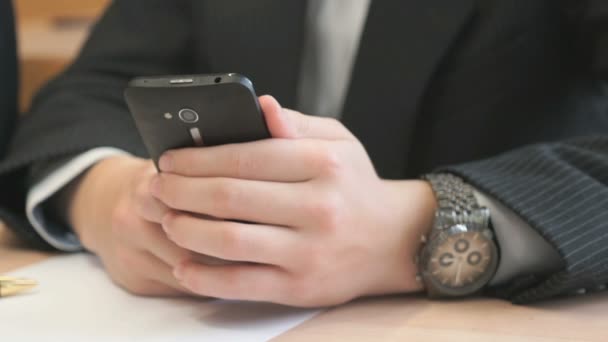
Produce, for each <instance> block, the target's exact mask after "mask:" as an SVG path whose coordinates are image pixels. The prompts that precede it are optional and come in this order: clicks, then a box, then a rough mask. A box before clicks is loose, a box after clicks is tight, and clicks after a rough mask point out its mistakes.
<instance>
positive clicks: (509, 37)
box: [0, 0, 608, 302]
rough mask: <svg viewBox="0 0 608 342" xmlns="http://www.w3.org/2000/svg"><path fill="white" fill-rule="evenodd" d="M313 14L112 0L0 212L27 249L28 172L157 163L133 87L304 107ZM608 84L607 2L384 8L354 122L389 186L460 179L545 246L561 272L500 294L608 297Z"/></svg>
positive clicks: (377, 13)
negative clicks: (64, 164) (36, 167)
mask: <svg viewBox="0 0 608 342" xmlns="http://www.w3.org/2000/svg"><path fill="white" fill-rule="evenodd" d="M306 8H307V3H306V1H302V0H256V1H249V0H240V1H239V0H223V1H202V0H200V1H185V0H171V1H169V0H146V1H143V0H139V1H138V0H118V1H115V2H114V3H113V5H112V6H111V7H110V9H109V11H108V12H107V14H106V15H105V17H104V18H103V19H102V20H101V21H100V22H99V24H98V25H97V27H96V28H95V29H94V31H93V34H92V36H91V38H90V40H89V42H88V43H87V44H86V46H85V48H84V50H83V51H82V54H81V55H80V57H79V58H78V60H77V61H76V62H75V63H74V65H73V66H72V67H70V68H69V69H68V70H67V71H66V72H65V73H64V74H62V75H61V76H60V77H59V78H57V79H56V80H54V81H53V82H51V83H50V84H49V85H48V86H47V87H45V88H44V89H43V90H42V91H41V92H40V94H39V95H38V97H37V98H36V101H35V103H34V105H33V109H32V112H31V113H30V115H29V116H28V117H27V118H26V119H24V121H23V122H22V123H21V126H20V129H19V130H18V133H17V136H16V138H15V140H14V143H13V145H12V149H11V152H10V155H9V156H8V160H7V161H6V162H5V163H4V164H3V165H2V166H0V174H1V175H2V176H3V177H2V180H3V181H4V186H8V187H9V188H11V187H12V189H13V191H14V192H15V193H14V194H12V196H10V198H9V197H3V200H2V203H1V204H0V207H2V208H3V212H4V215H5V217H6V218H7V220H8V221H10V222H12V226H13V228H14V229H15V230H17V231H19V232H21V233H22V234H25V235H30V237H31V235H32V234H31V230H28V225H27V224H26V223H25V222H24V220H23V203H24V202H23V200H24V189H25V187H26V186H27V183H28V179H27V170H28V168H30V167H31V165H32V163H36V162H41V161H45V160H51V159H53V158H59V157H62V156H66V155H70V154H74V153H78V152H81V151H85V150H87V149H90V148H92V147H97V146H115V147H119V148H122V149H125V150H128V151H131V152H132V153H135V154H138V155H142V156H144V155H145V154H146V153H145V150H144V148H143V145H142V143H141V141H140V139H139V136H138V134H137V132H136V130H135V128H134V125H133V122H132V120H131V118H130V116H129V114H128V112H127V108H126V106H125V103H124V101H123V97H122V92H123V90H124V88H125V86H126V84H127V82H128V80H129V79H130V78H132V77H133V76H138V75H158V74H182V73H206V72H231V71H235V72H239V73H243V74H245V75H247V76H249V77H250V78H251V79H252V80H253V82H254V83H255V85H256V89H257V91H258V93H260V94H264V93H269V94H273V95H275V96H276V97H277V98H278V100H279V101H280V102H281V103H282V104H283V105H284V106H287V107H293V106H294V105H295V104H296V93H297V84H298V79H299V77H300V70H301V65H300V63H301V57H302V47H303V35H304V33H305V11H306ZM607 76H608V6H607V5H606V2H605V1H604V0H586V1H583V0H571V1H568V0H563V1H556V0H487V1H475V0H459V1H453V0H408V1H403V0H376V1H372V5H371V8H370V12H369V17H368V19H367V23H366V26H365V29H364V33H363V36H362V40H361V44H360V51H359V54H358V56H357V60H356V65H355V67H354V71H353V75H352V82H351V85H350V89H349V91H348V96H347V99H346V104H345V107H344V111H343V122H344V123H345V124H346V125H347V127H349V128H350V129H351V130H352V131H353V132H354V133H355V134H356V135H357V136H358V137H359V138H360V139H361V141H362V142H363V143H364V144H365V146H366V148H367V150H368V152H369V154H370V155H371V157H372V159H373V161H374V164H375V166H376V168H377V170H378V172H379V174H380V175H382V176H383V177H387V178H407V177H416V176H418V175H420V174H421V173H424V172H429V171H431V170H433V169H437V168H440V169H441V170H444V171H450V172H454V173H457V174H459V175H461V176H463V177H465V178H466V179H467V180H468V181H469V182H470V183H472V184H473V185H474V186H476V187H478V188H480V189H481V190H483V191H485V192H487V193H489V194H490V195H492V196H494V197H495V198H496V199H498V200H500V201H501V202H503V203H504V204H505V205H507V206H508V207H510V208H512V209H513V210H514V211H515V212H516V213H518V214H519V215H521V216H522V217H523V218H524V219H525V220H526V221H527V222H528V223H529V224H530V225H531V226H532V227H533V228H534V229H536V230H537V231H538V232H539V233H540V234H541V235H542V236H543V237H545V238H546V239H547V241H549V242H550V243H551V244H552V245H553V246H554V247H555V248H556V249H557V250H558V251H559V253H560V254H561V256H562V257H563V260H564V267H563V269H562V270H560V271H559V272H556V273H554V274H548V275H547V274H534V275H529V276H526V277H522V278H518V279H515V280H514V281H513V282H512V283H511V284H509V286H507V287H505V288H504V289H501V294H502V295H504V296H507V297H509V298H510V299H512V300H513V301H516V302H524V301H531V300H537V299H541V298H546V297H550V296H554V295H558V294H563V293H568V292H569V291H572V290H575V289H577V288H580V287H587V288H594V287H596V286H599V285H602V284H606V283H608V266H607V265H608V225H607V223H606V222H607V219H608V111H607V109H608V95H607V94H606V86H605V82H604V79H605V78H606V77H607ZM313 114H314V113H313ZM34 137H35V139H34Z"/></svg>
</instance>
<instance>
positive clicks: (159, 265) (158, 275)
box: [132, 253, 186, 293]
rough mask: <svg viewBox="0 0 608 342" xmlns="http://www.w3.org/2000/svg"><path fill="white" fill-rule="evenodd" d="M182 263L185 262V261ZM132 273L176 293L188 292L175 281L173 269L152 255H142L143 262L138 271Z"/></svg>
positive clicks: (140, 263)
mask: <svg viewBox="0 0 608 342" xmlns="http://www.w3.org/2000/svg"><path fill="white" fill-rule="evenodd" d="M181 262H183V259H182V260H181V261H180V263H181ZM178 265H179V264H178ZM132 271H133V272H136V273H138V274H140V275H141V276H143V277H144V278H147V279H151V280H153V281H156V282H158V283H160V284H164V285H166V286H168V287H170V288H172V289H174V290H176V291H180V292H182V293H183V292H185V291H186V288H184V286H183V285H181V284H180V283H179V281H178V280H177V279H175V276H174V275H173V267H172V266H171V265H168V264H167V263H165V262H164V261H163V260H161V259H159V258H158V257H156V256H155V255H153V254H151V253H142V260H141V261H140V262H139V263H138V269H133V270H132Z"/></svg>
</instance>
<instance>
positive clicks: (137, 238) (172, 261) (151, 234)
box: [121, 218, 191, 266]
mask: <svg viewBox="0 0 608 342" xmlns="http://www.w3.org/2000/svg"><path fill="white" fill-rule="evenodd" d="M133 221H134V223H133V224H132V225H130V227H128V228H124V229H122V233H123V234H122V235H121V238H123V239H125V240H126V241H128V243H129V244H130V245H131V246H133V248H136V249H139V250H143V251H148V252H149V253H151V254H153V255H154V256H156V257H157V258H159V259H160V260H162V261H163V262H164V263H165V264H167V265H169V266H175V265H177V264H178V263H179V262H181V261H182V260H184V259H187V258H189V257H190V256H191V252H190V251H188V250H186V249H183V248H180V247H179V246H177V245H176V244H175V243H174V242H173V241H171V240H169V238H168V237H167V235H166V234H165V232H164V231H163V229H162V227H161V225H160V224H157V223H152V222H148V221H145V220H142V219H137V218H135V219H134V220H133Z"/></svg>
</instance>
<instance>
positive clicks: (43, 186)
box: [26, 147, 129, 252]
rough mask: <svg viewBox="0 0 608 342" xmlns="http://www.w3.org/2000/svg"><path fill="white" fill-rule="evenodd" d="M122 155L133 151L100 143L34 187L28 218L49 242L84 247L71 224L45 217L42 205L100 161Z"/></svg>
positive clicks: (68, 248) (66, 248)
mask: <svg viewBox="0 0 608 342" xmlns="http://www.w3.org/2000/svg"><path fill="white" fill-rule="evenodd" d="M120 155H129V153H127V152H125V151H123V150H119V149H117V148H112V147H98V148H95V149H92V150H89V151H87V152H84V153H82V154H80V155H78V156H76V157H74V158H72V159H71V160H70V161H68V162H67V163H65V164H64V165H63V166H60V167H59V168H57V169H56V170H54V171H53V172H51V173H50V174H49V175H48V176H46V177H45V178H44V179H42V180H41V181H40V182H38V183H36V184H35V185H34V186H32V187H31V188H30V190H29V191H28V193H27V200H26V214H27V218H28V220H29V222H30V224H31V225H32V227H34V229H35V230H36V232H37V233H38V234H39V235H40V236H41V237H42V238H43V239H44V240H45V241H46V242H48V243H49V244H50V245H51V246H53V247H55V248H57V249H59V250H62V251H66V252H73V251H78V250H80V249H82V246H81V244H80V241H79V240H78V237H77V236H76V234H74V232H73V231H72V230H71V229H69V227H64V226H62V225H60V224H58V223H57V222H52V221H49V220H47V219H46V218H45V216H44V211H43V210H42V206H43V205H44V202H45V201H46V200H48V199H49V198H50V197H51V196H53V195H54V194H56V193H57V192H59V191H60V190H61V189H62V188H64V187H65V186H67V185H68V184H69V183H70V182H71V181H73V180H74V179H76V178H77V177H78V176H80V175H81V174H82V173H83V172H85V171H86V170H87V169H88V168H90V167H91V166H93V165H95V164H96V163H97V162H99V161H101V160H103V159H106V158H109V157H113V156H120Z"/></svg>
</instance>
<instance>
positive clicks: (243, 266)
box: [151, 96, 436, 307]
mask: <svg viewBox="0 0 608 342" xmlns="http://www.w3.org/2000/svg"><path fill="white" fill-rule="evenodd" d="M260 104H261V107H262V109H263V111H264V113H265V117H266V121H267V124H268V126H269V129H270V131H271V133H272V135H273V137H275V139H268V140H263V141H256V142H250V143H245V144H233V145H223V146H216V147H207V148H202V149H201V148H192V149H182V150H175V151H170V152H168V153H166V154H165V155H163V157H162V158H161V160H160V168H161V170H162V171H163V172H162V173H161V174H159V175H157V176H156V178H155V180H154V181H153V182H152V186H151V192H152V193H153V194H154V196H156V197H157V198H158V199H159V200H160V201H161V202H162V203H164V204H165V205H166V206H168V207H169V208H171V210H169V211H168V212H167V213H166V215H165V216H164V218H163V220H162V225H163V228H164V230H165V231H166V232H167V235H168V236H169V238H170V239H171V240H172V241H174V242H175V243H176V244H177V245H179V246H181V247H183V248H186V249H189V250H192V251H195V252H198V253H202V254H206V255H211V256H214V257H218V258H222V259H227V260H233V261H237V262H240V263H236V264H231V265H221V266H217V265H215V266H211V265H205V264H201V263H198V262H196V261H194V260H192V259H191V258H186V259H185V261H184V262H182V263H180V264H179V265H178V266H177V267H176V268H175V269H174V274H175V276H176V278H177V279H179V281H180V283H181V284H182V285H183V286H184V287H186V288H188V289H189V290H191V291H192V292H194V293H197V294H200V295H206V296H212V297H219V298H226V299H240V300H255V301H269V302H275V303H281V304H287V305H294V306H305V307H310V306H326V305H334V304H339V303H343V302H346V301H349V300H351V299H353V298H356V297H360V296H365V295H374V294H386V293H397V292H411V291H416V290H420V289H421V285H420V284H419V283H418V282H416V281H415V274H416V271H417V270H416V265H415V264H414V262H413V260H414V255H415V253H416V251H417V249H418V245H419V241H420V236H421V235H423V234H425V233H426V232H427V231H428V230H429V229H430V226H431V222H432V217H433V213H434V209H435V206H436V204H435V199H434V196H433V193H432V191H431V188H430V186H429V185H428V184H427V183H426V182H423V181H385V180H382V179H380V178H379V177H378V176H377V174H376V172H375V170H374V168H373V166H372V163H371V161H370V160H369V157H368V156H367V153H366V151H365V149H364V148H363V146H362V145H361V144H360V143H359V141H358V140H357V139H356V138H355V137H354V136H353V135H352V134H351V133H350V132H349V131H348V130H347V129H346V128H345V127H344V126H343V125H342V124H340V123H339V122H338V121H336V120H333V119H327V118H318V117H311V116H306V115H303V114H300V113H297V112H294V111H291V110H287V109H282V108H281V107H280V105H279V104H278V103H277V102H276V101H275V100H274V99H273V98H271V97H269V96H265V97H261V98H260ZM209 216H211V217H214V218H219V220H218V219H209V218H208V217H209ZM247 222H251V223H247ZM253 222H255V223H253Z"/></svg>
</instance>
